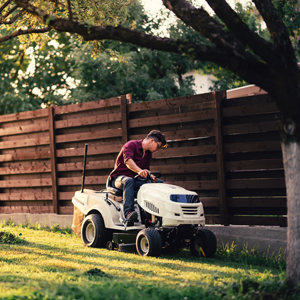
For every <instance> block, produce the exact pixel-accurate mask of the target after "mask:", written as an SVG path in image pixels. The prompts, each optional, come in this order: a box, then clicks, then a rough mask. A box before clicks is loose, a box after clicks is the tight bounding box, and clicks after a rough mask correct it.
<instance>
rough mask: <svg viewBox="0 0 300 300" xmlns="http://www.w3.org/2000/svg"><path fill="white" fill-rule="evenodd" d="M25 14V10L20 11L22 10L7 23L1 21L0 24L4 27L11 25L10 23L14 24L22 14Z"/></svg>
mask: <svg viewBox="0 0 300 300" xmlns="http://www.w3.org/2000/svg"><path fill="white" fill-rule="evenodd" d="M17 8H18V6H17ZM24 12H25V10H24V9H22V10H20V11H19V12H18V13H17V14H16V15H15V16H14V17H13V18H12V19H10V20H9V21H2V22H1V23H2V24H6V25H8V24H12V23H14V22H15V21H16V20H17V19H18V18H19V17H20V16H21V15H22V14H23V13H24Z"/></svg>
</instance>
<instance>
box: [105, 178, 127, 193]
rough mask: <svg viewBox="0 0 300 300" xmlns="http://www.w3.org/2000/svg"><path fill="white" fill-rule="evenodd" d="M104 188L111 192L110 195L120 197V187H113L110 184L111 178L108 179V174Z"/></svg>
mask: <svg viewBox="0 0 300 300" xmlns="http://www.w3.org/2000/svg"><path fill="white" fill-rule="evenodd" d="M106 190H107V191H108V192H109V193H110V194H112V195H115V196H117V197H122V196H123V191H122V190H120V189H117V188H115V187H113V186H112V185H111V180H110V177H109V176H108V178H107V180H106Z"/></svg>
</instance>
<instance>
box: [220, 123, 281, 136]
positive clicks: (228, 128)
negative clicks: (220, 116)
mask: <svg viewBox="0 0 300 300" xmlns="http://www.w3.org/2000/svg"><path fill="white" fill-rule="evenodd" d="M279 124H280V121H276V122H261V123H249V124H237V125H225V126H223V134H237V133H238V134H242V133H257V132H268V131H276V130H279Z"/></svg>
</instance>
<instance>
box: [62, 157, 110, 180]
mask: <svg viewBox="0 0 300 300" xmlns="http://www.w3.org/2000/svg"><path fill="white" fill-rule="evenodd" d="M114 165H115V161H114V160H104V161H90V162H88V163H87V164H86V170H100V169H111V170H112V169H113V168H114ZM81 170H83V163H82V162H76V163H64V164H58V165H57V171H58V172H63V171H81ZM107 176H108V175H107Z"/></svg>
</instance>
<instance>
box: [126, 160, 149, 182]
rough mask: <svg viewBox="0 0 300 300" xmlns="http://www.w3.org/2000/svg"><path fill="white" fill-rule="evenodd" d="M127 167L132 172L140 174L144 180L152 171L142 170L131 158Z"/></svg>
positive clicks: (127, 161) (127, 162)
mask: <svg viewBox="0 0 300 300" xmlns="http://www.w3.org/2000/svg"><path fill="white" fill-rule="evenodd" d="M125 165H126V167H127V168H128V169H129V170H131V171H133V172H135V173H137V174H139V175H140V176H142V177H144V178H147V176H148V174H149V175H150V171H149V170H147V169H141V168H140V167H138V166H137V165H136V163H135V162H134V160H133V159H131V158H129V159H128V160H126V162H125Z"/></svg>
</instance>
